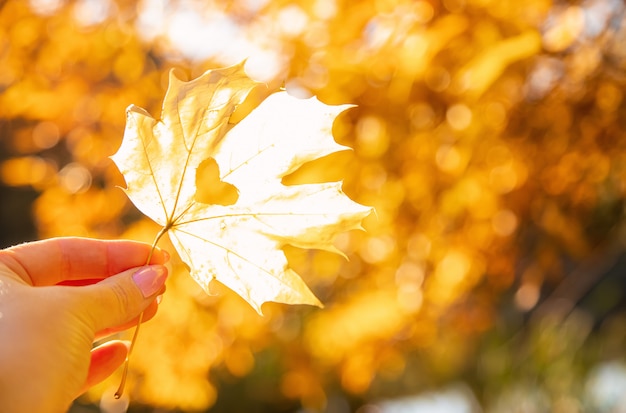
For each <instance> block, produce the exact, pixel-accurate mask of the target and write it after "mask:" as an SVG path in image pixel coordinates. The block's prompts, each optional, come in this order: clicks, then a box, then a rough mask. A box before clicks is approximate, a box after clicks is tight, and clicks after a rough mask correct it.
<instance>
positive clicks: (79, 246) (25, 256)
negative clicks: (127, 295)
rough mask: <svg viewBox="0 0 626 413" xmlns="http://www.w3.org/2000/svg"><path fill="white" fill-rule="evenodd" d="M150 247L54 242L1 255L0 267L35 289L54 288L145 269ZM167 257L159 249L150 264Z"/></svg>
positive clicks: (87, 240)
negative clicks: (129, 270)
mask: <svg viewBox="0 0 626 413" xmlns="http://www.w3.org/2000/svg"><path fill="white" fill-rule="evenodd" d="M150 250H151V247H150V245H148V244H145V243H142V242H137V241H129V240H96V239H90V238H76V237H67V238H52V239H48V240H43V241H36V242H32V243H27V244H22V245H18V246H16V247H11V248H7V249H5V250H2V251H0V263H3V264H5V265H6V266H7V267H9V269H11V270H12V271H14V272H15V273H16V274H18V275H19V276H20V277H21V278H22V279H24V281H26V282H28V283H29V284H31V285H38V286H39V285H54V284H58V283H60V282H63V281H65V280H80V279H89V278H91V279H102V278H106V277H110V276H112V275H114V274H117V273H119V272H121V271H124V270H127V269H129V268H133V267H139V266H141V265H145V264H146V262H147V260H148V256H150ZM167 259H168V256H167V253H164V252H163V251H161V250H160V249H155V251H154V253H153V254H152V256H151V259H150V263H152V264H163V263H165V262H166V261H167Z"/></svg>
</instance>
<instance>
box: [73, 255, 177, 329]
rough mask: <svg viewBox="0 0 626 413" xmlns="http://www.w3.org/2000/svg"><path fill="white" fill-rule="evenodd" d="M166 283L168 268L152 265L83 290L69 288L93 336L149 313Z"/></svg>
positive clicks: (82, 288)
mask: <svg viewBox="0 0 626 413" xmlns="http://www.w3.org/2000/svg"><path fill="white" fill-rule="evenodd" d="M166 279H167V268H166V267H165V266H163V265H149V266H145V267H140V268H135V269H131V270H127V271H124V272H122V273H120V274H117V275H115V276H112V277H109V278H107V279H105V280H102V281H101V282H99V283H97V284H93V285H87V286H84V287H66V288H68V290H70V292H71V294H67V295H66V296H68V297H69V298H68V299H70V300H75V303H74V304H73V305H75V306H76V308H80V309H81V314H83V315H84V316H85V320H86V321H87V322H88V323H89V324H90V327H91V328H92V329H93V331H94V332H97V331H104V330H106V329H111V328H116V327H118V326H121V325H125V324H127V323H129V322H130V321H131V320H133V318H135V317H137V316H138V315H139V314H140V313H141V312H142V311H144V310H146V309H147V308H148V307H149V306H150V303H152V302H153V301H154V300H155V298H156V297H157V295H159V294H160V293H161V291H162V290H163V287H164V285H165V280H166Z"/></svg>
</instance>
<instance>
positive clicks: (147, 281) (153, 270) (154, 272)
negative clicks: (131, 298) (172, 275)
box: [133, 265, 167, 298]
mask: <svg viewBox="0 0 626 413" xmlns="http://www.w3.org/2000/svg"><path fill="white" fill-rule="evenodd" d="M166 278H167V269H166V268H165V267H164V266H162V265H150V266H147V267H143V268H142V269H140V270H139V271H137V272H136V273H134V274H133V281H134V282H135V284H136V285H137V287H139V289H140V290H141V293H142V294H143V296H144V297H145V298H148V297H150V296H152V295H154V294H156V293H158V292H159V291H160V290H161V288H163V285H164V284H165V279H166Z"/></svg>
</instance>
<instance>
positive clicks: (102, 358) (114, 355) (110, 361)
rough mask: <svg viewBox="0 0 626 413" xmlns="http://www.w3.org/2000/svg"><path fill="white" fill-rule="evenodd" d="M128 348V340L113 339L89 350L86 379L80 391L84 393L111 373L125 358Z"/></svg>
mask: <svg viewBox="0 0 626 413" xmlns="http://www.w3.org/2000/svg"><path fill="white" fill-rule="evenodd" d="M128 348H129V343H128V342H125V341H118V340H114V341H109V342H107V343H104V344H102V345H100V346H98V347H96V348H94V349H93V350H91V362H90V364H89V370H88V371H87V380H86V381H85V384H84V386H83V388H82V389H81V391H80V393H81V394H82V393H84V392H85V391H87V390H88V389H89V388H91V387H93V386H95V385H96V384H98V383H100V382H101V381H103V380H104V379H106V378H107V377H109V376H110V375H111V374H113V373H114V372H115V371H116V370H117V369H118V368H119V367H120V366H121V365H122V363H124V360H126V356H127V355H128Z"/></svg>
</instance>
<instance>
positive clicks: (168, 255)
mask: <svg viewBox="0 0 626 413" xmlns="http://www.w3.org/2000/svg"><path fill="white" fill-rule="evenodd" d="M159 250H160V251H161V254H163V261H164V262H169V260H170V254H169V252H167V251H165V250H162V249H159Z"/></svg>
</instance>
